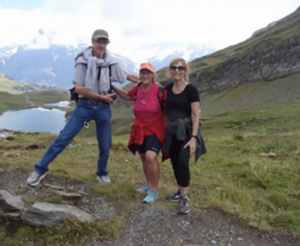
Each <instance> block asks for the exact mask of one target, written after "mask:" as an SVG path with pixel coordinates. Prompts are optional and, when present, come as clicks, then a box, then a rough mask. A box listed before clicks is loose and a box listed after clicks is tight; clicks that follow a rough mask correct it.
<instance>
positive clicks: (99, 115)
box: [95, 104, 112, 183]
mask: <svg viewBox="0 0 300 246" xmlns="http://www.w3.org/2000/svg"><path fill="white" fill-rule="evenodd" d="M96 110H97V111H96V112H95V121H96V129H97V140H98V147H99V158H98V170H97V175H98V177H100V179H102V178H104V179H105V180H103V182H105V183H109V182H110V180H109V178H108V171H107V162H108V158H109V152H110V148H111V144H112V131H111V122H110V119H111V110H110V105H106V104H99V107H97V108H96Z"/></svg>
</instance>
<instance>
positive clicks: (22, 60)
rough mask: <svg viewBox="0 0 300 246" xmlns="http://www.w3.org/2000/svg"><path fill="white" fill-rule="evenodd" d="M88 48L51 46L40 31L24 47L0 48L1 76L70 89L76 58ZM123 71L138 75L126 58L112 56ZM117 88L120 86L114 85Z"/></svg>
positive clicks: (49, 36)
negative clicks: (2, 74)
mask: <svg viewBox="0 0 300 246" xmlns="http://www.w3.org/2000/svg"><path fill="white" fill-rule="evenodd" d="M85 47H87V45H86V44H83V43H78V44H77V45H57V44H52V42H51V35H49V34H47V35H46V34H45V32H44V31H43V30H39V31H38V33H37V35H36V37H34V38H33V39H32V42H31V43H30V44H27V45H14V46H10V47H2V48H0V73H4V74H6V75H7V76H9V77H11V78H13V79H14V80H16V81H19V82H27V83H35V84H39V85H55V86H58V87H61V88H70V87H71V86H72V77H73V73H74V62H75V56H76V55H77V54H78V53H79V52H80V51H81V50H83V49H84V48H85ZM112 55H113V56H115V58H116V59H117V60H118V62H119V64H120V65H121V67H122V68H123V69H125V70H126V71H127V72H129V73H134V74H137V72H138V69H137V66H136V64H135V63H134V62H132V61H130V60H129V59H127V58H125V57H123V56H120V55H117V54H114V53H113V54H112ZM116 85H120V86H121V84H119V83H116Z"/></svg>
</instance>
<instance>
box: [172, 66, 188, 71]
mask: <svg viewBox="0 0 300 246" xmlns="http://www.w3.org/2000/svg"><path fill="white" fill-rule="evenodd" d="M177 69H178V71H184V70H185V67H183V66H178V67H176V66H171V70H173V71H176V70H177Z"/></svg>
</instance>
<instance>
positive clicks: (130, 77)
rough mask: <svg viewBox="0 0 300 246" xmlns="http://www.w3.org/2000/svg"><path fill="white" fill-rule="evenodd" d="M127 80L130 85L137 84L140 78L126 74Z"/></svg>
mask: <svg viewBox="0 0 300 246" xmlns="http://www.w3.org/2000/svg"><path fill="white" fill-rule="evenodd" d="M127 80H129V81H131V82H132V83H135V84H136V83H137V82H138V81H139V80H140V77H139V76H138V75H134V74H128V75H127Z"/></svg>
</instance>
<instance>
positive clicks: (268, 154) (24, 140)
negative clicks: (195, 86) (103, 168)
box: [0, 103, 300, 246]
mask: <svg viewBox="0 0 300 246" xmlns="http://www.w3.org/2000/svg"><path fill="white" fill-rule="evenodd" d="M299 110H300V103H298V104H294V105H291V106H289V105H281V106H273V107H270V108H266V109H250V110H241V111H236V112H229V113H227V114H223V115H219V116H218V117H205V118H204V119H203V120H204V124H203V127H202V133H203V136H204V139H205V141H206V145H207V149H208V153H207V154H205V155H204V156H202V157H201V159H200V160H199V161H198V162H197V163H196V164H195V163H194V161H191V163H190V166H191V176H192V177H191V186H190V188H189V197H190V207H191V213H190V214H189V215H187V216H176V213H175V209H176V204H172V203H171V204H170V203H169V202H167V201H166V200H165V197H166V195H168V194H170V193H171V192H174V191H176V189H177V187H176V183H175V182H174V175H173V171H172V167H171V164H170V162H169V160H168V161H166V162H164V163H162V164H161V165H160V168H161V178H160V183H159V192H160V193H159V198H158V200H157V201H156V202H155V204H154V205H145V204H142V203H141V201H142V199H143V198H144V196H145V194H140V193H138V192H136V189H137V188H138V187H140V186H141V185H142V184H143V182H144V175H143V168H142V165H141V162H140V159H139V156H138V155H135V156H134V155H132V154H131V153H130V152H129V151H128V149H127V141H128V135H124V136H118V137H116V136H114V138H113V143H112V149H111V153H110V158H109V163H108V169H109V172H110V176H111V179H112V184H110V185H106V184H99V183H98V182H97V180H96V179H95V170H96V167H97V159H98V143H97V140H96V137H95V134H93V135H92V137H90V138H82V137H80V136H76V137H75V139H74V140H73V141H72V143H71V144H70V145H69V146H68V147H67V148H66V149H65V150H64V151H63V152H62V153H61V154H60V155H59V156H58V157H57V159H55V160H54V161H53V163H51V165H50V166H49V168H50V172H49V173H48V175H47V177H46V178H45V180H44V181H43V182H42V184H41V185H40V186H39V187H36V188H35V189H32V188H28V187H26V186H25V185H24V184H25V181H26V178H27V177H28V175H29V173H30V172H31V171H32V168H33V165H34V163H36V162H37V161H38V160H39V159H40V158H41V156H42V155H43V154H44V152H45V151H46V149H47V148H48V147H49V146H50V144H51V143H52V142H53V140H54V139H55V137H56V136H57V135H52V134H48V133H27V134H26V133H15V134H14V135H12V136H10V138H7V140H6V141H0V159H1V160H0V193H1V190H5V191H8V192H10V193H11V194H14V195H18V196H20V197H22V201H23V202H24V204H25V205H26V208H28V207H29V208H30V207H31V206H38V205H37V204H39V203H41V202H42V203H43V209H42V210H39V209H35V210H33V209H30V210H29V212H27V211H24V212H23V211H21V212H17V213H2V215H1V213H0V244H1V245H74V246H75V245H78V246H79V245H95V246H96V245H104V246H112V245H115V246H123V245H133V246H138V245H166V246H174V245H180V246H186V245H207V246H214V245H226V246H227V245H239V246H249V245H255V246H266V245H268V246H277V245H284V246H298V245H299V242H300V238H299V235H300V213H299V198H300V193H299V185H300V183H299V175H298V173H299V158H300V155H299V150H300V145H299V141H298V139H299V137H300V135H299V134H300V133H299V120H300V115H299ZM119 113H120V114H121V113H123V112H119ZM1 163H3V164H1ZM16 177H17V178H16ZM57 189H59V190H57ZM0 200H1V196H0ZM34 203H35V204H36V205H33V204H34ZM1 204H3V203H1V202H0V207H1ZM51 204H54V206H55V207H56V206H57V208H60V206H65V205H67V204H68V205H70V206H71V207H68V210H67V211H65V210H63V211H62V213H55V214H56V215H57V216H53V212H52V209H53V206H51ZM40 206H41V205H40ZM74 207H76V208H79V209H81V210H83V211H86V212H87V213H88V215H87V214H86V213H85V216H90V215H93V217H94V218H95V219H94V222H93V223H92V224H90V225H89V224H86V223H85V224H82V223H79V222H78V221H76V220H74V219H71V218H70V219H66V220H64V223H63V225H62V226H61V227H58V228H56V227H50V228H49V227H48V228H42V227H40V224H38V223H39V222H42V223H43V224H47V223H48V222H50V221H51V222H56V223H57V219H58V218H59V217H61V216H62V215H63V214H65V213H71V212H72V210H74ZM71 208H72V209H71ZM49 210H50V211H49ZM22 212H23V213H22ZM28 213H30V215H31V216H27V222H26V220H24V221H23V222H22V223H20V221H19V220H20V218H21V219H22V220H23V219H24V217H26V214H28ZM58 215H59V216H58ZM1 216H4V217H5V218H2V219H1ZM13 216H14V217H13ZM54 217H55V218H54ZM14 219H15V220H16V219H19V220H18V222H17V223H14ZM28 222H31V223H33V225H32V224H29V225H28V224H27V223H28ZM257 229H260V230H257ZM291 233H294V234H291ZM174 235H175V236H174ZM295 236H298V237H295ZM146 240H147V241H146ZM25 241H26V242H27V243H28V244H22V243H23V242H25ZM36 242H38V243H36Z"/></svg>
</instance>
